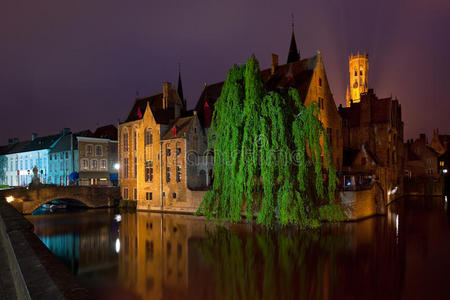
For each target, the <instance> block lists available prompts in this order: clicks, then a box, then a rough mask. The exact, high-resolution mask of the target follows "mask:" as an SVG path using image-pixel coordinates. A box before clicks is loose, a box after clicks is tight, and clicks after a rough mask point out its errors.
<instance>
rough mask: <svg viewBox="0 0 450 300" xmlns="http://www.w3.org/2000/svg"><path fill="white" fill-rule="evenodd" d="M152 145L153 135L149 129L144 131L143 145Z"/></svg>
mask: <svg viewBox="0 0 450 300" xmlns="http://www.w3.org/2000/svg"><path fill="white" fill-rule="evenodd" d="M152 144H153V133H152V129H151V128H147V129H145V145H146V146H149V145H152Z"/></svg>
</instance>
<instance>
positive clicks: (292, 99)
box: [197, 57, 337, 227]
mask: <svg viewBox="0 0 450 300" xmlns="http://www.w3.org/2000/svg"><path fill="white" fill-rule="evenodd" d="M318 117H319V107H318V105H317V102H314V103H312V104H311V105H309V106H308V107H304V106H303V104H302V100H301V99H300V97H299V94H298V92H297V90H295V89H290V90H288V91H281V92H267V91H265V89H264V85H263V82H262V80H261V78H260V71H259V67H258V61H257V60H256V59H255V58H254V57H251V58H250V59H249V60H248V61H247V63H246V65H245V66H234V67H233V68H231V69H230V70H229V71H228V74H227V79H226V81H225V83H224V85H223V88H222V93H221V95H220V97H219V98H218V100H217V101H216V104H215V110H214V114H213V119H212V123H211V129H210V135H209V137H208V143H209V146H210V147H212V148H213V149H214V163H215V165H214V170H213V177H214V182H213V187H212V189H211V190H210V191H208V192H207V193H206V195H205V198H204V200H203V201H202V203H201V205H200V207H199V210H198V212H197V213H198V214H205V215H206V217H207V219H212V218H215V219H217V220H228V221H232V222H237V221H239V220H240V219H241V214H242V212H243V210H245V213H246V216H247V218H248V219H253V215H254V214H255V213H256V214H257V222H258V223H259V224H262V225H264V226H266V227H272V226H274V225H275V224H276V223H277V222H279V223H280V224H281V225H287V224H297V225H300V226H306V227H317V226H319V219H320V211H319V209H318V207H320V206H321V205H323V204H332V203H333V200H334V196H335V189H336V183H337V177H336V171H335V168H334V167H333V163H332V159H331V152H330V150H329V146H328V139H327V136H326V132H325V130H324V128H323V126H322V123H321V122H320V120H319V118H318ZM324 169H325V170H326V171H327V173H326V174H325V176H324V174H323V173H322V172H323V170H324ZM324 177H326V179H325V180H324ZM326 183H327V186H326ZM324 199H327V200H325V203H324Z"/></svg>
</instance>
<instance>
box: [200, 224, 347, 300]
mask: <svg viewBox="0 0 450 300" xmlns="http://www.w3.org/2000/svg"><path fill="white" fill-rule="evenodd" d="M247 228H248V227H247ZM348 238H349V237H347V236H346V235H345V234H342V232H339V231H337V230H333V231H331V232H327V233H326V234H323V233H321V232H320V231H318V230H303V231H301V230H295V229H294V228H283V229H279V230H262V231H259V230H258V229H257V228H255V227H253V228H252V230H251V233H249V232H246V231H245V230H243V229H242V228H240V229H239V230H227V229H226V228H223V227H218V228H217V229H216V230H215V231H213V232H209V233H208V236H207V238H206V240H197V241H194V244H193V245H194V246H195V247H196V248H197V249H198V250H199V253H200V255H201V257H202V261H203V260H204V261H205V262H206V263H207V264H208V265H209V266H212V270H213V276H214V282H215V295H214V298H215V299H327V298H335V297H332V296H333V295H332V294H330V292H331V291H333V290H334V289H335V288H337V287H338V286H339V277H338V275H339V274H338V271H339V270H340V268H339V266H340V263H341V262H340V261H339V260H338V259H339V257H340V254H341V253H342V252H344V251H345V249H347V247H348V243H349V241H348ZM314 278H317V280H316V279H314ZM324 278H327V279H329V280H324ZM311 282H314V283H315V284H311ZM327 292H328V294H327Z"/></svg>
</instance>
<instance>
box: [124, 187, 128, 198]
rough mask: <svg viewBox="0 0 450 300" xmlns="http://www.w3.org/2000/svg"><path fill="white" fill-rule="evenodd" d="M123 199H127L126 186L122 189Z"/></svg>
mask: <svg viewBox="0 0 450 300" xmlns="http://www.w3.org/2000/svg"><path fill="white" fill-rule="evenodd" d="M123 199H124V200H128V189H127V188H124V189H123Z"/></svg>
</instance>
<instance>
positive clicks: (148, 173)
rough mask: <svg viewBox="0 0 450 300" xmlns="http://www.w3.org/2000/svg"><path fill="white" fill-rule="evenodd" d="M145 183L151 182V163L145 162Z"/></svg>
mask: <svg viewBox="0 0 450 300" xmlns="http://www.w3.org/2000/svg"><path fill="white" fill-rule="evenodd" d="M145 181H146V182H151V181H153V161H147V162H145Z"/></svg>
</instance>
